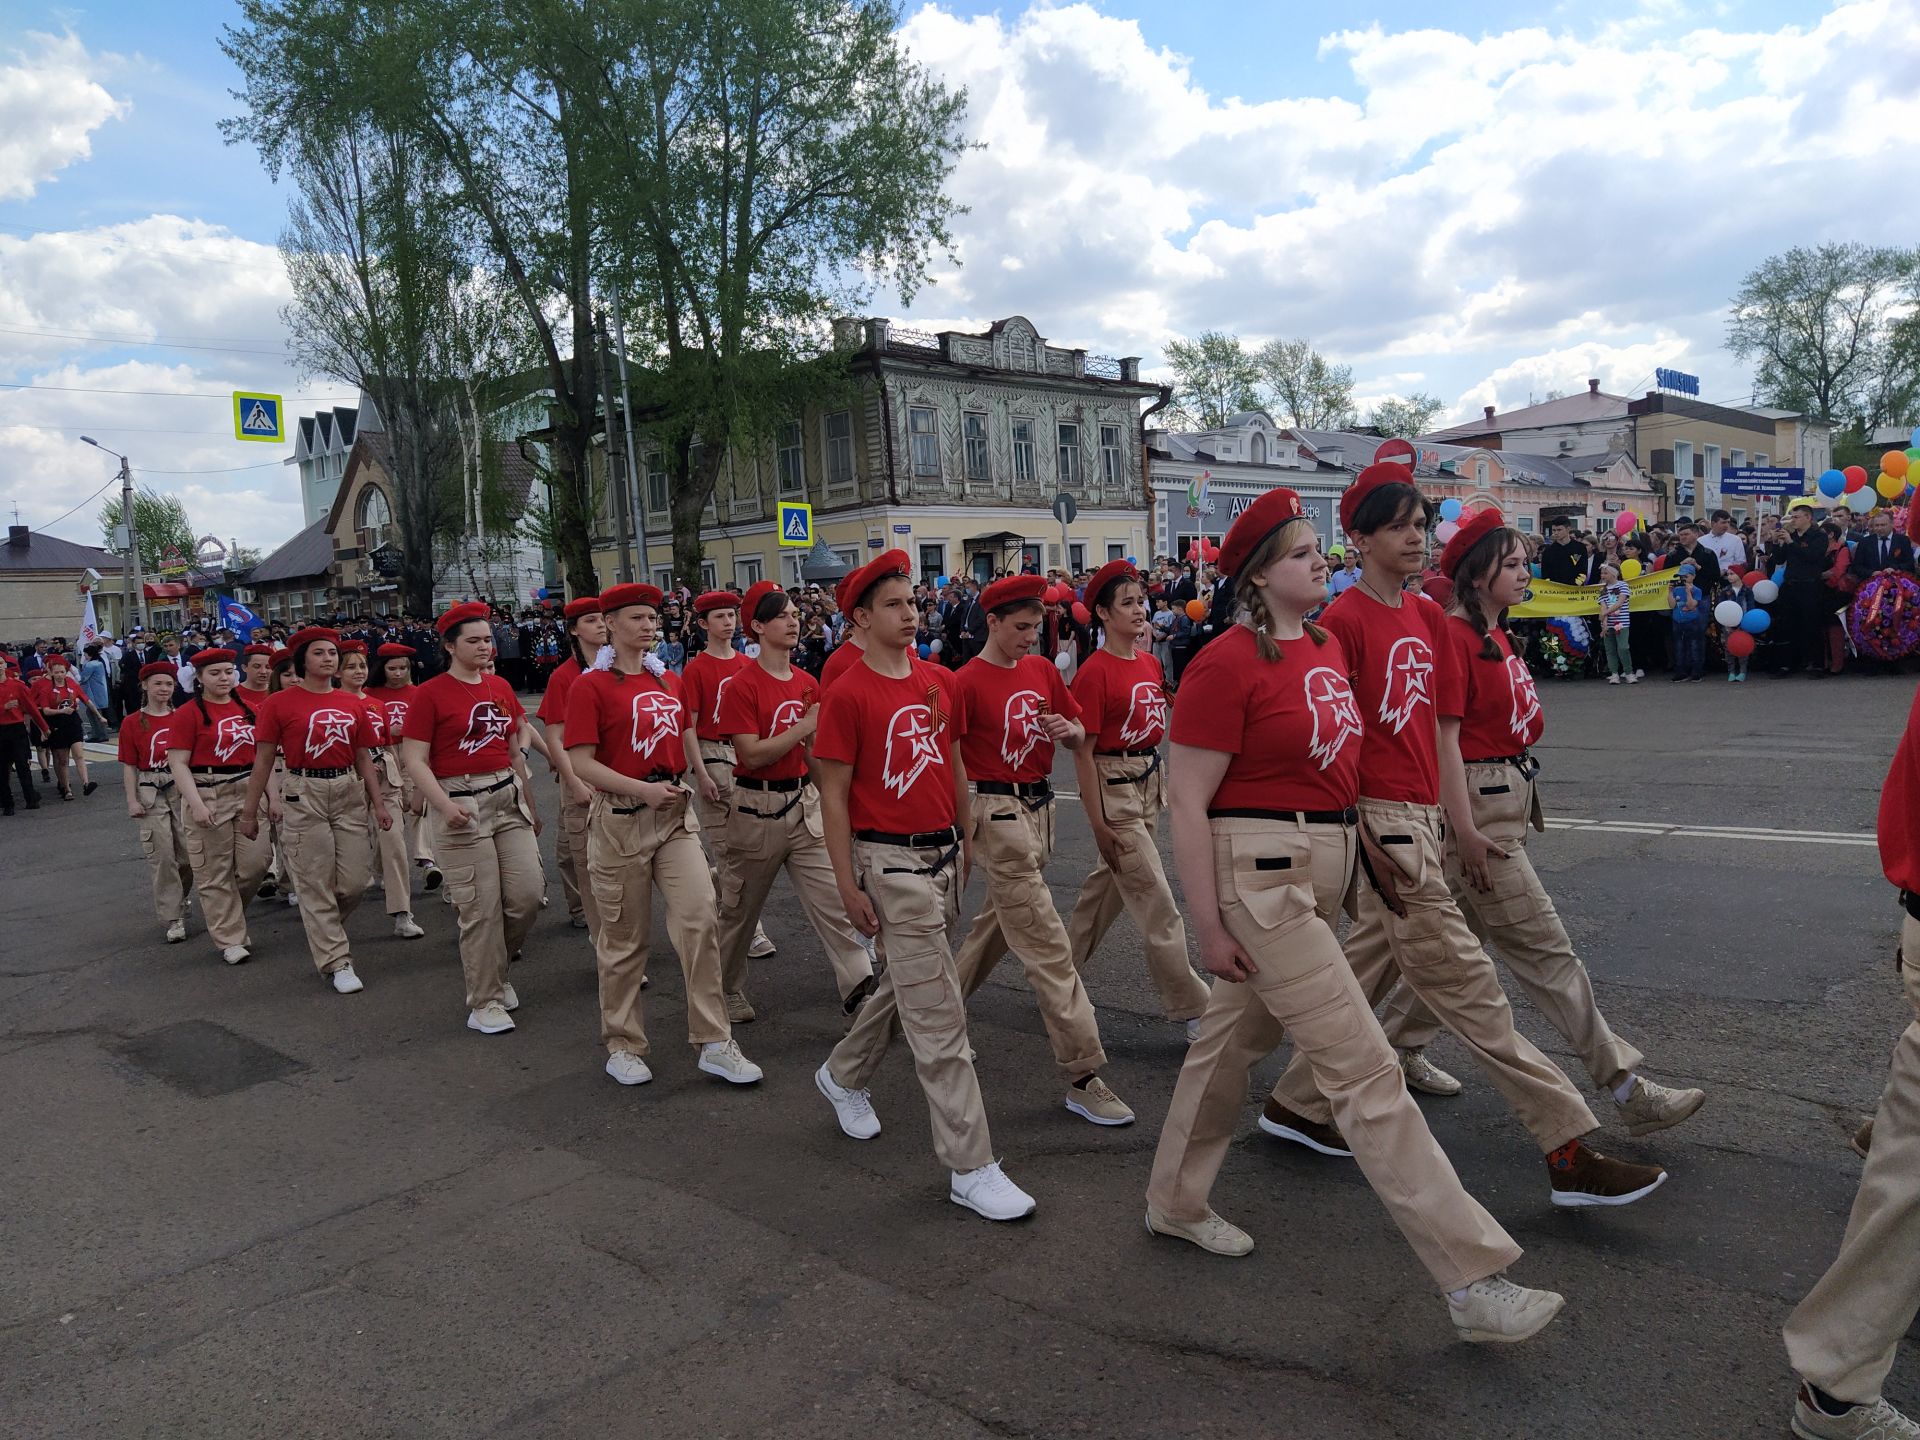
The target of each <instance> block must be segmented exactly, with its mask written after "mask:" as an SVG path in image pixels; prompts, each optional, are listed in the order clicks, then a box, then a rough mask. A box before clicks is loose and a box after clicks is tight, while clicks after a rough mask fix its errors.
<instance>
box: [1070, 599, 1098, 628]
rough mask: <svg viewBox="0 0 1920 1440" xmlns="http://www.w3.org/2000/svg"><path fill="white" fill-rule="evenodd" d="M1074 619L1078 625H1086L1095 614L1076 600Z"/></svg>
mask: <svg viewBox="0 0 1920 1440" xmlns="http://www.w3.org/2000/svg"><path fill="white" fill-rule="evenodd" d="M1073 619H1074V623H1075V624H1076V625H1085V624H1086V623H1087V622H1088V621H1089V620H1091V619H1093V612H1092V611H1091V610H1089V609H1087V607H1086V606H1084V605H1082V604H1081V603H1080V602H1079V601H1078V600H1076V601H1074V602H1073Z"/></svg>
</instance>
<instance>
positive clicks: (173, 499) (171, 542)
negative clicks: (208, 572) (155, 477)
mask: <svg viewBox="0 0 1920 1440" xmlns="http://www.w3.org/2000/svg"><path fill="white" fill-rule="evenodd" d="M119 526H120V497H119V496H118V495H115V496H114V497H113V499H111V500H109V501H108V502H107V503H106V504H105V505H103V506H101V507H100V533H101V535H102V536H103V537H104V538H105V540H106V543H107V548H108V549H117V547H116V546H115V545H114V543H113V532H114V531H115V530H117V529H118V528H119ZM133 533H134V539H135V540H136V541H137V542H138V544H139V546H140V567H141V569H143V570H144V571H145V572H146V573H147V575H148V576H149V578H151V577H152V576H154V575H157V574H158V573H159V571H160V563H161V559H162V557H163V556H165V555H166V553H167V551H168V550H177V551H179V552H180V554H181V555H182V556H184V557H185V559H186V562H187V563H188V564H189V565H191V564H192V563H193V547H194V540H195V537H194V533H193V524H192V522H191V521H189V520H188V519H187V507H186V505H185V504H183V503H182V502H181V499H180V497H179V496H178V495H162V494H161V493H160V492H159V491H158V490H155V489H153V488H152V487H150V486H146V485H142V486H138V487H136V488H135V490H134V492H133Z"/></svg>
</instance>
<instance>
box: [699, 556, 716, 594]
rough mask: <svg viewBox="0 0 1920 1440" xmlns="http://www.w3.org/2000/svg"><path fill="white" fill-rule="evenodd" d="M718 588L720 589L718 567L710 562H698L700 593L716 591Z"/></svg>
mask: <svg viewBox="0 0 1920 1440" xmlns="http://www.w3.org/2000/svg"><path fill="white" fill-rule="evenodd" d="M719 588H720V567H719V566H718V565H716V564H714V562H713V561H711V560H702V561H701V562H700V590H701V592H702V593H705V592H706V591H708V590H718V589H719Z"/></svg>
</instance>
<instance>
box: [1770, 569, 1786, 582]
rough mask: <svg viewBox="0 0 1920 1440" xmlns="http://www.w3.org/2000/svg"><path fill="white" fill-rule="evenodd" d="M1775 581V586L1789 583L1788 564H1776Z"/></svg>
mask: <svg viewBox="0 0 1920 1440" xmlns="http://www.w3.org/2000/svg"><path fill="white" fill-rule="evenodd" d="M1773 583H1774V584H1775V586H1780V585H1784V584H1786V583H1787V567H1786V566H1784V565H1776V566H1775V567H1774V570H1773Z"/></svg>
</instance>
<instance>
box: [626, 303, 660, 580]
mask: <svg viewBox="0 0 1920 1440" xmlns="http://www.w3.org/2000/svg"><path fill="white" fill-rule="evenodd" d="M611 298H612V300H613V343H614V344H615V345H616V346H618V347H619V348H618V349H617V350H616V351H615V352H614V354H615V356H616V357H617V358H618V360H619V363H620V420H621V423H622V425H623V426H624V427H625V429H626V432H627V455H628V457H629V465H631V463H632V457H633V456H634V454H635V453H636V452H635V450H634V448H633V396H632V395H631V394H630V393H629V392H628V390H627V327H626V326H625V325H624V324H623V323H622V322H621V319H620V289H619V287H618V286H615V287H614V291H613V295H612V297H611ZM631 473H633V474H636V475H637V474H639V473H640V472H639V471H637V470H634V471H632V472H631ZM644 489H645V487H644V486H641V485H638V484H636V485H635V486H634V488H633V495H632V498H631V500H630V504H631V505H632V507H633V533H634V535H635V537H636V538H637V539H638V541H639V545H640V578H641V579H642V580H645V579H646V578H647V574H648V571H649V569H650V566H651V562H650V561H649V560H648V558H647V497H646V495H645V493H644ZM669 558H671V557H669Z"/></svg>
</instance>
